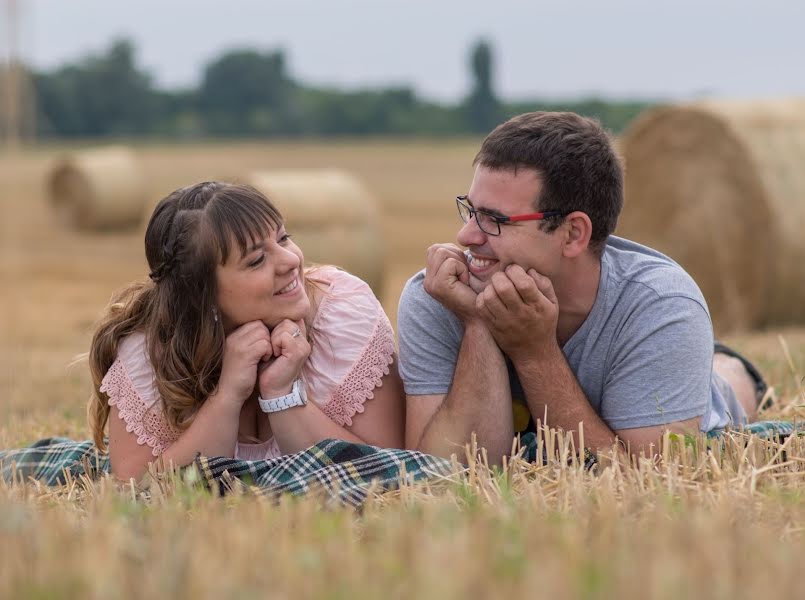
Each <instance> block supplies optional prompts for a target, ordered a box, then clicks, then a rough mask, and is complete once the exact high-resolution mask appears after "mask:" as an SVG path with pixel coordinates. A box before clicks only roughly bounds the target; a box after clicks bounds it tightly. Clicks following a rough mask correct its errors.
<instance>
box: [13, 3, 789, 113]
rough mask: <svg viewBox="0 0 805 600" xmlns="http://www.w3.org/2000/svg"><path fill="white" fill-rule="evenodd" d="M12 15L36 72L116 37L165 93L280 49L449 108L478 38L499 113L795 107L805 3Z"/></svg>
mask: <svg viewBox="0 0 805 600" xmlns="http://www.w3.org/2000/svg"><path fill="white" fill-rule="evenodd" d="M9 1H12V0H0V5H2V6H3V9H4V10H3V13H4V14H3V19H4V21H5V20H6V14H5V8H6V5H7V3H8V2H9ZM16 2H17V3H18V4H19V5H20V8H21V25H20V38H21V43H20V46H21V48H22V53H23V55H24V57H25V58H26V59H27V61H28V62H30V63H32V64H33V65H34V66H35V67H37V68H51V67H54V66H57V65H60V64H62V63H64V62H66V61H71V60H75V59H76V58H79V57H81V56H84V55H86V54H87V53H91V52H99V51H102V50H104V49H105V48H106V47H107V46H108V44H109V43H110V41H111V40H112V39H113V38H114V37H116V36H118V37H119V36H125V37H128V38H130V39H132V40H133V41H134V43H135V44H136V46H137V48H138V57H139V61H140V64H141V65H142V66H144V67H145V68H146V69H147V70H148V71H149V72H150V73H152V74H153V76H154V77H155V79H156V81H157V83H158V84H160V85H162V86H165V87H177V86H192V85H195V84H196V83H197V82H198V81H199V78H200V76H201V72H202V68H203V65H204V64H205V63H206V62H207V61H208V60H209V59H210V58H212V57H215V56H217V55H219V54H220V53H221V52H222V51H223V50H225V49H231V48H238V47H254V48H258V49H263V50H270V49H275V48H283V49H284V50H285V51H286V56H287V59H288V66H289V70H290V73H291V75H292V76H293V77H294V78H296V79H298V80H300V81H303V82H305V83H310V84H334V85H338V86H343V87H349V88H355V87H373V86H380V85H390V84H394V85H397V84H404V85H411V86H413V87H414V88H415V89H416V90H417V92H419V93H420V94H422V95H423V96H426V97H429V98H433V99H439V100H455V99H457V98H459V97H461V96H463V95H464V94H465V93H466V92H467V89H468V87H469V84H470V77H469V74H468V68H467V50H468V48H469V47H470V46H471V45H472V43H473V41H474V40H476V39H478V38H480V37H485V38H487V39H489V40H490V41H491V42H492V43H493V46H494V50H495V87H496V89H497V91H498V93H499V94H500V95H501V96H503V97H504V98H507V99H517V98H529V97H554V98H571V97H579V96H585V95H591V94H597V95H603V96H606V97H643V98H669V99H683V98H693V97H701V96H704V95H708V96H712V95H715V96H741V97H755V96H777V95H800V96H805V67H804V66H803V65H805V34H803V29H805V0H763V2H761V1H760V0H668V1H661V0H597V1H596V0H555V1H553V2H546V1H542V0H533V1H526V0H522V1H517V0H487V1H484V2H481V1H476V0H431V1H426V0H405V1H402V0H400V1H397V0H385V1H384V0H374V1H372V0H344V1H339V0H287V1H284V2H281V1H276V0H173V1H171V0H130V1H128V2H120V1H115V0H16ZM2 31H3V32H2V35H3V36H4V37H3V39H2V46H4V47H5V46H6V45H7V44H6V40H5V36H6V28H5V27H3V28H2ZM4 49H5V48H4Z"/></svg>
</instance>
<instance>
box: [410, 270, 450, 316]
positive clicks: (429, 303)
mask: <svg viewBox="0 0 805 600" xmlns="http://www.w3.org/2000/svg"><path fill="white" fill-rule="evenodd" d="M403 309H405V310H423V309H424V310H427V311H428V312H435V313H441V312H442V311H443V312H445V313H447V314H449V315H452V314H453V313H451V312H450V311H449V310H447V309H446V308H445V307H444V306H442V304H441V303H440V302H439V301H438V300H436V299H435V298H434V297H433V296H431V295H430V294H428V292H427V291H425V269H422V270H421V271H418V272H416V273H414V275H413V276H412V277H411V278H410V279H409V280H408V281H406V282H405V286H404V287H403V291H402V294H401V295H400V310H401V311H402V310H403Z"/></svg>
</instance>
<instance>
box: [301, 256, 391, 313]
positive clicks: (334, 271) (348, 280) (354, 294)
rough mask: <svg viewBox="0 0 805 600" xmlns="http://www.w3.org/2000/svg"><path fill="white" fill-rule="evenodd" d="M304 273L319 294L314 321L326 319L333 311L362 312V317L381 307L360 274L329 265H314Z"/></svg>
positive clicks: (375, 311)
mask: <svg viewBox="0 0 805 600" xmlns="http://www.w3.org/2000/svg"><path fill="white" fill-rule="evenodd" d="M307 277H308V279H309V281H310V282H311V283H312V285H313V286H314V287H315V288H316V290H317V291H316V294H317V295H318V296H319V299H318V305H319V307H318V311H317V314H316V319H315V322H319V321H321V320H327V318H328V316H332V315H331V313H333V312H336V313H338V314H339V316H340V317H343V316H345V315H347V316H348V315H355V316H356V317H360V316H361V315H362V316H363V318H364V319H365V318H366V317H367V316H371V315H376V313H377V312H378V311H382V309H381V308H380V302H379V301H378V299H377V297H376V296H375V294H374V292H373V291H372V288H370V287H369V285H368V284H367V283H366V282H365V281H363V280H362V279H361V278H359V277H356V276H355V275H353V274H351V273H349V272H347V271H344V270H343V269H340V268H338V267H333V266H322V267H315V268H313V269H312V270H311V271H309V272H308V274H307Z"/></svg>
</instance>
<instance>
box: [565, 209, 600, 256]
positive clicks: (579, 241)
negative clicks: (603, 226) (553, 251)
mask: <svg viewBox="0 0 805 600" xmlns="http://www.w3.org/2000/svg"><path fill="white" fill-rule="evenodd" d="M563 226H564V227H566V228H567V234H566V237H565V243H564V246H563V248H562V254H563V256H565V257H566V258H575V257H577V256H579V255H581V254H582V253H583V252H584V251H585V250H587V248H588V247H589V246H590V237H592V235H593V222H592V221H591V220H590V217H589V216H588V215H587V213H584V212H581V211H580V210H577V211H574V212H572V213H570V214H569V215H567V216H566V217H565V222H564V225H563Z"/></svg>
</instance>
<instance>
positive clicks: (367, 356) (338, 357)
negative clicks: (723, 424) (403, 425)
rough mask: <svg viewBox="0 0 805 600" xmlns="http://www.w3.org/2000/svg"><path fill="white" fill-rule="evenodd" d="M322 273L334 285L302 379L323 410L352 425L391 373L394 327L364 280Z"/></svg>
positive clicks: (342, 273) (318, 319)
mask: <svg viewBox="0 0 805 600" xmlns="http://www.w3.org/2000/svg"><path fill="white" fill-rule="evenodd" d="M322 275H323V276H324V277H326V278H327V279H329V280H330V281H331V283H332V285H331V288H330V291H329V292H328V296H327V298H326V300H325V301H324V302H323V303H322V305H321V307H320V309H319V313H318V315H317V317H316V325H315V327H314V328H313V330H312V331H311V340H312V346H313V350H312V351H311V354H310V357H309V358H308V361H307V363H306V364H305V366H304V367H303V369H302V378H303V379H304V381H305V384H306V386H307V389H308V392H309V394H310V396H311V398H312V399H313V400H314V401H315V402H316V403H317V404H318V405H319V406H320V407H321V409H322V411H323V412H324V413H325V414H326V415H327V416H328V417H330V419H332V420H333V421H335V422H336V423H338V424H339V425H342V426H345V427H349V426H351V425H352V419H353V417H354V416H355V414H356V413H362V412H363V411H364V404H365V403H366V401H367V400H370V399H372V398H374V391H375V389H376V388H378V387H379V386H381V385H382V383H383V377H385V376H386V375H388V374H389V370H390V367H391V364H392V363H393V361H394V331H393V330H392V328H391V323H390V322H389V319H388V317H387V316H386V313H385V312H384V311H383V307H382V306H381V305H380V302H379V301H378V300H377V298H376V297H375V295H374V293H372V290H371V288H370V287H369V286H368V285H367V284H366V283H365V282H364V281H362V280H361V279H359V278H357V277H355V276H354V275H351V274H349V273H347V272H345V271H341V270H336V269H332V268H329V269H328V270H326V271H324V272H323V273H322Z"/></svg>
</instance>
